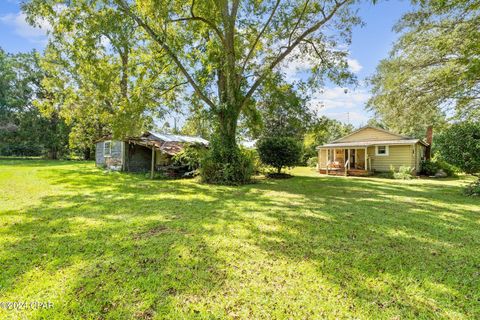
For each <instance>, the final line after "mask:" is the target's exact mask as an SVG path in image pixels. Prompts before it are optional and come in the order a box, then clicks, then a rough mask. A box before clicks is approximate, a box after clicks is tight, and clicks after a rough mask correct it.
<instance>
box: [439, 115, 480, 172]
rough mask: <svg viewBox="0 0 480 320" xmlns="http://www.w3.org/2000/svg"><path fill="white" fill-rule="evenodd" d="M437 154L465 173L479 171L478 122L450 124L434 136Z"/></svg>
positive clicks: (479, 143) (479, 135) (479, 132)
mask: <svg viewBox="0 0 480 320" xmlns="http://www.w3.org/2000/svg"><path fill="white" fill-rule="evenodd" d="M435 144H436V147H437V150H438V152H439V155H440V157H441V158H442V159H444V160H445V161H446V162H448V163H450V164H453V165H454V166H457V167H458V168H459V169H461V170H463V171H464V172H466V173H472V174H475V173H479V172H480V123H478V122H476V123H474V122H460V123H455V124H452V125H451V126H450V127H449V128H447V129H446V130H444V131H443V132H442V133H441V134H440V135H438V136H437V137H436V138H435Z"/></svg>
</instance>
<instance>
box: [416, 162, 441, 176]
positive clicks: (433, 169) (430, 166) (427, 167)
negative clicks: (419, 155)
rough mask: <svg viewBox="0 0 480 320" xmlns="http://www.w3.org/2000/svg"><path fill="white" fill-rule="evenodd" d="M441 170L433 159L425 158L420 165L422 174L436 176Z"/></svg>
mask: <svg viewBox="0 0 480 320" xmlns="http://www.w3.org/2000/svg"><path fill="white" fill-rule="evenodd" d="M438 170H440V166H439V165H438V164H437V163H436V162H435V161H432V160H424V161H422V163H421V165H420V174H422V175H425V176H434V175H435V173H437V172H438Z"/></svg>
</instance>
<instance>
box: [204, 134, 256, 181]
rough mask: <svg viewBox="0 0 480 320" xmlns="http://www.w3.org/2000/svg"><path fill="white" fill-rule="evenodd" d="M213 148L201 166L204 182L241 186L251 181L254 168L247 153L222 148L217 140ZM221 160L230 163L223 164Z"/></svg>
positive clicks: (214, 140)
mask: <svg viewBox="0 0 480 320" xmlns="http://www.w3.org/2000/svg"><path fill="white" fill-rule="evenodd" d="M215 144H216V147H215V148H213V145H215ZM211 146H212V147H211V148H210V149H209V150H208V152H207V154H206V155H205V157H204V158H203V159H202V161H201V164H200V175H201V177H202V181H204V182H206V183H213V184H223V185H241V184H246V183H249V182H250V181H251V176H252V174H253V172H254V168H253V163H252V158H251V157H250V156H249V155H248V154H247V153H245V152H243V151H242V150H241V149H239V148H236V149H231V148H222V145H221V144H220V143H219V141H218V140H216V139H213V140H212V141H211ZM221 159H226V160H228V161H225V162H222V161H221Z"/></svg>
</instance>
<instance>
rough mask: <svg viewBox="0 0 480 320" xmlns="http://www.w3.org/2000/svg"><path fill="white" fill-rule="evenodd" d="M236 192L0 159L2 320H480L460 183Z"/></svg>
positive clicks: (474, 236)
mask: <svg viewBox="0 0 480 320" xmlns="http://www.w3.org/2000/svg"><path fill="white" fill-rule="evenodd" d="M293 173H294V174H295V175H296V177H295V178H292V179H288V180H278V181H271V180H262V181H260V182H259V183H256V184H252V185H248V186H243V187H222V186H210V185H204V184H200V183H198V182H196V181H194V180H175V181H158V180H157V181H150V180H148V179H146V178H145V177H143V176H140V175H129V174H121V173H108V172H104V171H102V170H100V169H96V168H95V167H94V164H93V163H87V162H52V161H51V162H48V161H41V160H0V268H1V269H0V303H1V302H13V301H21V302H23V301H25V302H27V303H30V302H35V301H38V302H51V303H53V307H52V308H49V309H31V308H30V309H29V310H21V311H11V310H10V311H7V310H5V309H0V319H9V318H12V319H163V318H165V319H182V318H194V319H222V318H236V319H247V318H249V319H319V318H359V319H368V318H375V319H382V318H383V319H404V318H451V319H474V318H476V319H478V318H480V200H479V199H478V198H477V199H475V198H468V197H465V196H463V195H462V194H461V188H462V186H463V185H464V184H466V183H467V182H468V179H467V178H461V179H444V180H412V181H397V180H385V179H379V178H344V177H324V176H319V175H318V174H316V173H315V172H313V171H312V170H311V169H307V168H298V169H296V170H294V172H293Z"/></svg>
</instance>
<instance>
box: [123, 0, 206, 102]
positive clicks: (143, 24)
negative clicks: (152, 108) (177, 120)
mask: <svg viewBox="0 0 480 320" xmlns="http://www.w3.org/2000/svg"><path fill="white" fill-rule="evenodd" d="M115 2H116V3H117V4H118V5H119V6H120V8H121V9H122V10H124V11H125V13H126V14H127V15H128V16H130V17H131V18H132V19H133V20H135V22H137V23H138V25H140V26H141V27H142V28H143V29H144V30H145V31H146V32H147V33H148V34H149V35H150V36H151V37H152V39H153V40H155V41H156V42H157V43H158V44H159V45H160V46H161V47H162V48H163V50H165V52H166V53H167V54H168V55H169V56H170V58H171V59H172V60H173V62H174V63H175V64H176V65H177V67H178V68H179V69H180V71H181V72H182V73H183V75H184V76H185V78H187V81H188V82H189V83H190V85H191V86H192V87H193V89H194V90H195V92H196V93H197V94H198V95H199V96H200V98H201V99H202V100H203V101H204V102H205V103H206V104H208V105H209V106H210V107H211V108H212V109H214V108H215V104H214V103H213V102H212V100H210V99H209V98H208V97H207V96H206V95H205V93H203V91H202V89H201V88H200V87H199V86H198V85H197V83H196V82H195V80H194V79H193V78H192V76H191V75H190V74H189V73H188V71H187V69H186V68H185V66H184V65H183V64H182V62H181V61H180V59H179V58H178V57H177V55H176V54H175V53H174V52H173V50H172V49H171V48H170V47H169V46H168V45H167V44H166V43H165V41H164V39H162V38H161V37H160V36H159V35H158V34H157V33H156V32H155V31H154V30H153V29H152V28H151V27H150V26H149V25H148V24H147V23H146V22H145V21H143V20H142V19H141V18H140V17H138V16H137V15H135V14H134V13H133V12H132V11H131V10H130V7H129V6H128V4H127V3H125V1H124V0H115Z"/></svg>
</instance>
